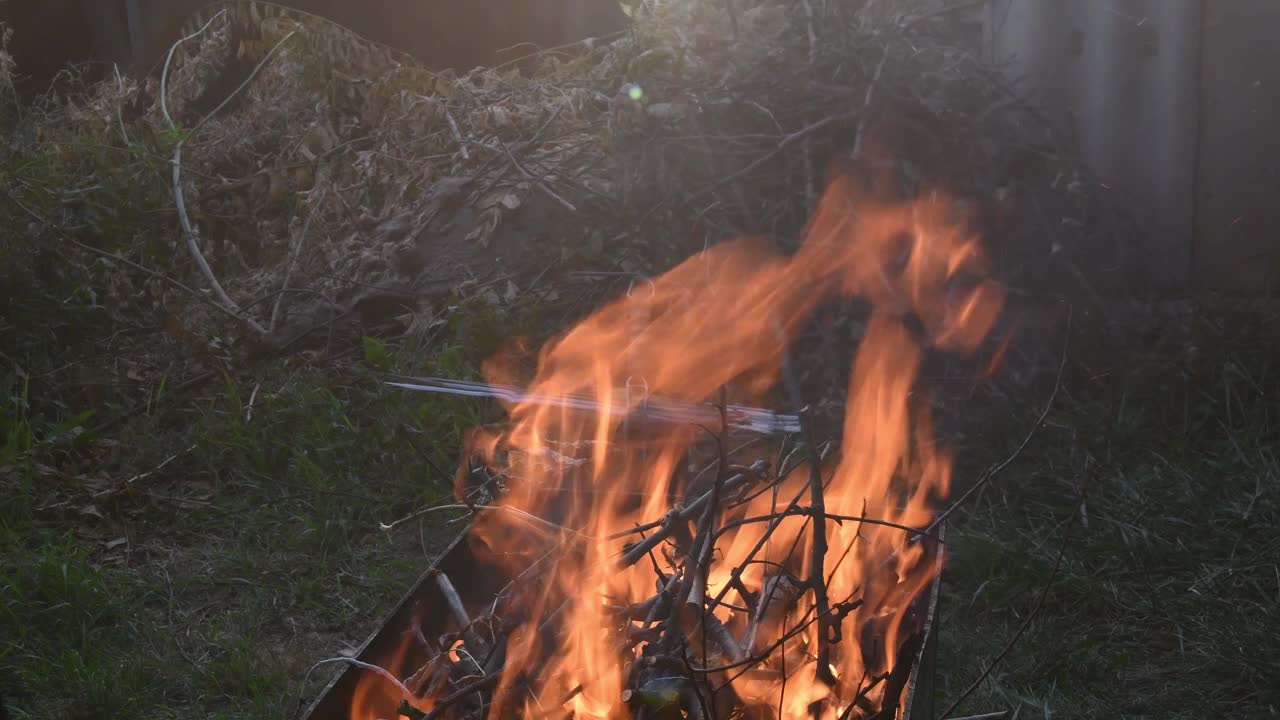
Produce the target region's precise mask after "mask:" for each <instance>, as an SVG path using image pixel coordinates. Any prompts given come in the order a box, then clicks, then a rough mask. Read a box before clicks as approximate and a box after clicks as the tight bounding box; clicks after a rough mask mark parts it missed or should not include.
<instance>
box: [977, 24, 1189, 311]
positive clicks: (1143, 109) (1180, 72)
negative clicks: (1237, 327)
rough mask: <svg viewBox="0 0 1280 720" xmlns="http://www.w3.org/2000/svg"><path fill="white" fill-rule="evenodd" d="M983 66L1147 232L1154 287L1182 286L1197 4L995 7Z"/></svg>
mask: <svg viewBox="0 0 1280 720" xmlns="http://www.w3.org/2000/svg"><path fill="white" fill-rule="evenodd" d="M986 24H987V38H986V48H987V52H988V53H989V59H990V60H992V61H994V62H998V63H1002V64H1005V65H1006V67H1007V69H1008V72H1009V74H1010V77H1011V78H1012V79H1014V80H1015V82H1017V84H1018V85H1019V86H1020V88H1021V89H1022V90H1023V92H1025V93H1026V94H1027V95H1028V96H1030V97H1032V98H1033V99H1034V100H1036V101H1037V103H1038V104H1039V105H1040V106H1041V107H1042V108H1043V109H1044V110H1045V111H1046V113H1047V114H1048V115H1049V116H1050V117H1052V118H1054V119H1055V120H1057V121H1058V124H1059V126H1060V128H1061V129H1062V130H1063V132H1065V133H1067V134H1069V135H1070V136H1071V139H1072V140H1074V142H1075V143H1076V144H1077V146H1078V148H1079V150H1080V152H1081V153H1082V154H1083V160H1084V162H1085V163H1086V164H1087V165H1088V166H1089V167H1090V169H1091V170H1092V171H1093V173H1094V175H1095V176H1096V177H1097V179H1098V181H1099V182H1100V183H1102V184H1103V185H1105V186H1106V187H1107V188H1109V189H1110V191H1111V192H1115V193H1119V194H1121V195H1123V196H1124V197H1123V200H1122V202H1123V203H1124V205H1125V207H1127V208H1128V209H1129V210H1130V211H1131V212H1132V213H1133V214H1134V216H1135V219H1136V220H1137V221H1138V223H1139V224H1140V225H1141V226H1142V227H1144V228H1145V229H1146V230H1147V232H1148V237H1147V238H1145V245H1144V256H1148V257H1149V258H1150V259H1149V262H1148V270H1149V279H1150V280H1151V282H1153V283H1156V284H1157V285H1161V286H1166V287H1176V286H1181V285H1184V284H1185V283H1186V280H1187V278H1188V277H1189V270H1190V261H1191V256H1192V238H1193V227H1194V218H1195V209H1194V205H1195V174H1196V146H1197V137H1198V127H1197V121H1198V116H1199V108H1198V104H1199V100H1198V96H1199V87H1198V86H1199V81H1198V78H1199V59H1200V1H1199V0H992V1H991V2H990V3H989V4H988V7H987V20H986Z"/></svg>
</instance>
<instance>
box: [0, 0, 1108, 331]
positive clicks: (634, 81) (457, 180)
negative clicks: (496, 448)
mask: <svg viewBox="0 0 1280 720" xmlns="http://www.w3.org/2000/svg"><path fill="white" fill-rule="evenodd" d="M960 5H965V4H964V3H961V4H960ZM964 13H965V11H964V9H963V8H960V9H955V10H948V8H947V7H946V6H945V5H944V4H942V3H939V2H936V1H935V0H918V1H915V0H913V1H912V2H893V3H888V2H876V1H865V0H835V1H833V2H822V3H818V2H811V1H810V0H804V1H802V2H799V3H782V2H774V1H773V0H764V1H762V2H755V1H753V2H748V3H735V5H734V9H733V11H732V12H729V11H728V10H727V9H726V6H725V5H724V4H722V3H719V2H711V1H707V2H643V3H639V4H637V5H636V6H635V8H634V10H633V11H632V14H633V19H634V27H633V29H632V30H631V31H630V32H628V33H627V34H626V35H624V36H622V37H617V38H612V39H610V40H609V41H608V42H606V41H604V40H601V41H598V42H594V43H586V44H585V45H584V46H579V47H574V48H567V49H561V50H554V51H546V52H543V53H541V54H539V55H537V56H535V57H533V58H530V59H526V61H525V62H524V63H523V64H522V65H521V66H520V67H516V66H515V65H512V66H509V67H497V68H477V69H473V70H470V71H466V72H452V71H449V72H443V73H436V72H429V71H427V70H424V69H422V68H420V67H417V66H416V65H415V64H414V63H413V62H412V60H411V58H408V57H406V56H403V55H398V54H397V53H395V52H392V51H389V50H387V49H385V48H381V47H378V46H376V45H373V44H371V43H368V42H366V41H364V40H362V39H360V38H358V37H356V36H354V35H351V34H350V33H348V32H346V31H344V30H343V29H342V28H340V27H336V26H333V25H331V24H328V23H326V22H325V21H324V20H322V19H319V18H316V17H310V16H302V15H294V14H291V13H289V12H288V11H286V10H283V9H280V8H278V7H275V6H270V5H261V6H260V5H259V4H257V3H253V2H251V1H250V0H239V1H230V2H225V3H221V4H217V5H214V6H213V7H212V8H210V9H209V11H208V12H207V13H205V15H203V16H202V17H201V18H198V19H197V22H195V23H194V24H193V25H192V26H191V27H190V28H188V29H189V31H190V33H191V35H193V37H191V39H189V40H187V41H186V42H184V43H182V44H181V45H179V46H178V47H177V48H176V50H175V52H174V53H173V57H172V59H171V60H170V61H169V62H168V63H167V75H166V77H165V78H164V81H163V82H161V78H160V75H161V74H160V73H156V74H154V75H153V76H151V77H150V78H149V79H148V80H146V81H145V82H143V83H136V82H134V81H133V80H131V79H129V78H118V79H115V80H112V81H109V82H105V83H103V84H101V85H99V86H95V87H93V88H89V89H88V94H87V95H85V96H83V97H78V98H74V99H72V100H65V101H64V100H58V101H55V102H53V103H50V104H49V105H48V106H46V107H44V108H42V109H39V110H38V111H39V112H43V113H45V114H46V115H47V117H45V118H44V119H42V121H41V122H40V126H41V128H42V130H41V132H42V135H43V137H42V141H45V142H51V143H52V144H53V145H55V146H58V147H60V148H61V149H60V150H58V153H59V157H60V158H61V161H62V162H64V163H66V164H67V168H66V170H67V171H68V177H71V176H76V177H82V178H83V177H99V178H100V177H101V176H102V175H103V174H110V173H112V172H119V168H121V167H123V166H124V165H125V156H126V155H127V156H128V161H129V162H130V163H132V161H133V159H134V157H135V156H138V154H139V153H141V154H142V156H145V157H144V159H147V162H149V163H150V165H151V166H152V169H153V171H154V172H155V180H156V181H158V182H159V183H160V184H161V186H162V187H165V194H166V195H168V197H169V199H170V201H171V200H172V188H169V187H167V186H169V185H170V184H171V178H170V174H171V173H170V168H169V167H167V165H168V161H169V159H170V157H171V154H172V153H171V150H172V148H173V146H174V144H175V143H177V142H179V141H181V142H182V143H183V145H184V150H183V160H182V163H181V167H180V172H179V174H178V177H177V184H178V186H180V187H181V188H182V190H183V194H184V196H185V198H184V199H185V206H186V211H187V214H188V215H189V219H190V225H191V233H190V235H192V236H193V238H194V240H193V241H192V244H194V245H195V246H197V247H198V248H199V249H200V252H201V253H202V254H203V255H204V257H205V258H206V259H207V261H208V264H209V266H210V269H211V272H212V275H214V276H215V277H216V278H217V279H218V281H220V283H221V285H222V286H223V287H224V288H225V290H226V295H227V298H226V299H227V300H228V301H230V305H231V306H232V307H233V308H234V312H232V313H230V314H229V313H227V312H225V310H226V309H227V308H226V307H223V308H216V307H212V306H211V304H210V303H209V302H207V301H205V300H204V299H202V298H195V297H191V296H190V295H189V294H188V293H185V292H183V291H181V290H180V289H177V288H176V287H175V286H173V285H172V284H171V283H165V282H163V281H162V280H161V279H159V278H157V277H154V276H152V275H148V274H146V273H142V272H137V271H136V269H135V268H129V267H120V266H119V265H118V264H117V267H116V270H117V271H118V272H119V273H120V276H119V278H117V279H116V280H115V281H114V285H115V286H116V290H117V293H118V295H119V299H120V300H121V302H125V303H150V304H152V305H154V306H155V307H156V308H157V310H159V311H160V312H162V314H164V315H165V316H166V317H168V318H169V320H168V322H169V325H170V326H172V327H174V328H176V330H175V332H176V333H177V334H178V335H179V336H180V338H179V339H182V338H186V337H187V336H195V337H197V338H201V339H203V341H204V342H206V343H207V342H208V341H209V340H210V339H211V338H215V337H216V338H219V342H218V344H220V345H222V346H228V347H229V348H230V349H228V350H227V352H229V353H232V354H234V353H235V351H236V349H237V348H249V349H252V348H257V347H261V346H262V345H263V344H265V345H266V346H268V347H274V348H276V349H279V348H281V347H293V348H297V347H301V346H304V345H305V344H307V343H308V342H309V341H314V340H316V339H317V338H320V339H323V340H326V341H330V342H331V341H332V340H333V338H334V337H335V334H337V335H341V334H342V333H343V332H344V331H347V330H352V331H354V332H355V333H356V334H357V335H358V334H370V333H372V332H374V331H375V330H376V331H377V332H382V333H388V332H389V333H397V332H408V333H410V334H414V333H421V332H425V330H426V328H425V326H427V325H429V324H430V323H431V322H434V321H437V320H438V318H439V314H440V313H439V312H438V311H440V310H442V309H443V308H444V307H446V306H448V305H451V304H456V303H457V302H458V301H459V298H460V297H461V298H463V299H466V298H475V299H479V300H483V301H484V302H489V303H493V304H498V305H501V304H505V303H511V302H514V301H516V300H517V299H518V298H519V297H521V296H523V295H524V294H525V293H527V292H528V291H529V289H530V287H532V285H533V284H534V283H533V282H532V281H533V280H537V279H558V280H560V281H562V282H561V292H560V293H558V294H559V295H560V296H562V297H563V296H567V295H571V294H575V293H566V292H563V288H564V287H565V285H566V282H565V278H566V277H569V276H570V275H571V273H574V272H575V271H590V273H593V274H587V273H583V274H580V275H573V276H572V277H573V278H574V279H576V280H581V279H582V278H593V279H594V280H591V281H588V282H587V287H586V288H583V289H580V290H581V292H580V294H576V296H577V297H583V298H588V299H589V298H591V297H594V296H596V295H597V294H599V293H597V291H596V290H594V289H593V288H594V287H595V285H593V284H592V283H593V282H596V283H597V284H598V282H597V281H598V279H599V278H600V277H606V276H609V275H610V274H613V275H616V274H625V275H630V276H634V275H636V274H640V275H648V274H652V273H653V272H656V271H660V270H661V269H663V268H666V267H669V266H670V265H671V264H672V263H673V261H675V260H676V259H678V258H681V257H684V256H686V255H688V254H689V252H691V251H693V250H696V249H701V248H703V247H706V246H708V245H712V244H715V243H717V242H719V241H721V240H723V239H725V238H730V237H735V236H740V235H753V236H766V237H769V238H771V239H773V240H774V241H775V242H777V243H779V244H781V245H782V246H784V247H789V246H792V245H794V242H795V240H794V238H795V237H796V235H797V233H798V231H799V230H800V228H801V227H802V226H803V224H804V222H805V219H806V217H807V216H808V214H809V212H810V211H811V210H812V209H813V207H814V205H815V203H816V200H817V196H818V194H819V192H820V190H821V188H822V186H823V185H824V184H825V182H826V181H827V179H828V178H829V176H830V172H831V170H832V167H833V163H834V164H835V165H836V166H840V165H844V164H848V163H849V162H850V161H849V158H850V157H851V156H852V157H855V158H856V160H855V162H856V164H858V165H860V166H862V167H864V168H879V169H880V170H883V171H885V172H884V175H885V176H886V177H890V176H891V177H894V178H895V182H896V183H898V184H899V186H898V187H894V188H892V189H891V190H892V191H893V192H901V193H903V194H906V195H910V194H912V192H913V191H914V190H915V189H916V188H917V187H918V186H919V184H920V183H922V182H926V181H927V182H940V183H943V184H945V185H946V186H947V187H949V188H950V189H952V190H954V191H956V192H957V193H958V194H961V195H963V196H965V197H968V198H971V199H973V200H974V201H975V202H976V203H977V204H978V205H980V206H981V208H982V210H983V212H984V213H985V217H984V220H985V222H986V225H987V227H988V230H989V233H988V235H989V237H990V244H991V247H992V255H993V258H994V260H995V262H996V265H997V272H998V274H999V275H1000V276H1001V277H1003V278H1005V279H1006V280H1007V281H1009V282H1011V283H1013V284H1014V285H1015V286H1017V285H1022V286H1026V287H1043V286H1044V284H1045V283H1046V282H1057V283H1059V284H1061V283H1062V282H1064V281H1065V282H1070V283H1076V282H1077V281H1078V280H1079V278H1082V277H1084V276H1088V277H1090V278H1091V282H1094V283H1096V282H1099V279H1098V278H1099V277H1100V276H1099V275H1097V274H1096V273H1092V272H1090V271H1089V268H1085V271H1086V272H1084V273H1083V274H1081V273H1080V272H1077V270H1078V269H1079V268H1077V267H1076V266H1077V264H1078V263H1077V260H1076V259H1077V258H1082V257H1085V256H1086V255H1088V254H1090V253H1086V252H1085V250H1086V246H1089V247H1090V248H1094V249H1096V248H1097V247H1098V246H1099V245H1102V246H1105V248H1106V249H1107V250H1108V252H1103V253H1098V252H1094V253H1092V255H1093V256H1094V257H1098V258H1102V259H1101V260H1100V261H1099V262H1100V264H1108V265H1112V264H1114V265H1117V266H1119V267H1123V257H1120V258H1119V260H1118V261H1116V255H1117V253H1120V254H1121V255H1122V254H1123V253H1122V250H1123V248H1121V247H1120V244H1119V241H1118V240H1116V239H1115V237H1113V236H1109V235H1106V234H1105V233H1104V232H1103V229H1105V228H1108V227H1111V226H1113V225H1114V223H1112V222H1110V220H1107V221H1106V222H1104V220H1106V219H1107V218H1109V217H1110V216H1109V215H1108V214H1106V213H1105V212H1104V208H1103V206H1102V204H1101V202H1102V201H1101V200H1100V198H1099V197H1098V193H1096V192H1095V189H1094V188H1095V186H1093V185H1091V184H1090V183H1089V182H1088V179H1087V177H1085V176H1084V175H1082V174H1081V173H1080V172H1079V170H1078V168H1076V167H1075V166H1074V164H1073V163H1072V161H1071V160H1070V159H1069V155H1068V154H1067V150H1066V149H1065V148H1062V147H1061V146H1060V145H1056V144H1055V142H1054V140H1053V136H1052V133H1050V132H1048V131H1047V130H1046V129H1045V128H1046V127H1047V126H1046V125H1045V124H1043V123H1041V122H1040V121H1039V120H1038V119H1037V118H1036V116H1035V114H1034V113H1033V112H1031V111H1029V110H1028V109H1027V108H1025V107H1024V106H1023V105H1022V104H1020V103H1019V102H1017V100H1016V99H1015V98H1014V97H1013V95H1012V94H1011V92H1010V91H1009V89H1008V87H1007V86H1006V85H1005V83H1004V81H1003V80H1002V79H1001V76H1000V74H999V73H998V72H996V71H995V70H993V69H991V68H988V67H985V66H984V65H983V64H982V63H981V62H980V61H979V60H978V59H977V55H978V54H979V48H978V47H977V45H976V43H975V42H971V41H968V40H965V39H964V38H961V37H959V36H958V33H957V32H955V31H954V29H953V28H955V27H957V26H960V25H962V23H960V22H959V21H960V19H961V18H963V17H964ZM248 26H252V27H251V28H249V27H248ZM247 28H248V29H247ZM249 30H251V31H252V32H249ZM237 57H239V58H241V61H242V62H244V61H247V62H249V64H250V65H251V66H253V67H255V71H254V72H253V74H252V77H251V78H250V79H249V80H248V81H247V82H245V83H243V84H233V85H232V86H231V87H226V83H225V82H224V83H223V86H220V87H219V89H218V91H217V92H207V91H208V90H209V88H210V87H211V86H212V85H216V84H217V81H218V80H219V78H220V77H221V75H222V73H223V72H224V68H225V67H226V66H227V64H228V63H229V62H231V61H232V60H233V59H235V58H237ZM224 95H230V96H231V97H230V100H229V102H225V103H224V102H223V99H224ZM161 99H164V100H165V102H164V103H161V102H160V101H161ZM166 111H167V113H168V115H169V117H168V118H166V117H165V114H166ZM169 120H172V121H173V126H172V127H171V126H170V125H169ZM86 134H88V135H92V136H95V137H98V138H100V140H101V148H102V149H100V150H99V151H97V152H91V151H90V150H89V149H86V148H84V147H82V146H79V147H77V146H73V145H66V146H62V145H60V144H59V141H58V138H59V137H60V136H61V137H67V138H70V137H84V136H85V135H86ZM135 164H136V163H135ZM100 187H101V183H100V182H99V183H98V184H97V185H93V184H90V185H86V187H85V188H83V189H82V190H73V191H71V192H70V195H69V196H68V200H67V202H68V203H71V206H69V210H68V213H71V214H74V215H75V217H73V218H72V217H69V218H67V219H65V220H61V224H60V225H59V227H60V228H62V229H65V228H67V227H74V228H79V229H81V230H82V231H83V228H84V226H85V224H86V220H85V217H82V216H84V215H85V213H84V212H81V210H82V208H79V207H78V206H76V205H75V203H76V202H77V199H78V198H79V197H80V195H78V194H77V193H82V194H92V193H93V192H95V188H100ZM45 191H46V189H43V188H40V187H32V186H27V185H20V186H18V187H16V188H15V191H14V197H15V200H16V201H19V202H24V201H25V200H27V199H31V200H32V202H29V203H26V205H27V206H41V205H42V203H39V202H34V200H36V198H34V197H33V196H32V197H30V198H29V197H28V195H29V194H32V193H35V194H39V193H42V192H45ZM49 191H50V192H51V191H52V190H49ZM93 199H94V200H95V202H99V203H101V202H107V203H108V204H109V198H108V199H103V198H96V197H95V198H93ZM152 210H160V209H159V208H157V209H151V210H148V209H147V208H139V209H137V211H138V213H140V214H141V215H142V217H144V218H145V219H146V222H135V223H133V224H132V225H131V226H130V227H131V228H133V231H134V232H137V233H139V235H138V236H137V237H120V236H116V235H113V234H112V233H110V232H109V231H107V230H105V229H101V228H103V227H104V226H105V225H106V221H105V220H104V219H103V218H102V216H101V212H102V211H95V212H96V213H97V214H94V213H88V219H87V222H88V225H89V227H88V231H87V232H88V235H87V236H85V235H83V234H81V235H80V237H82V238H83V239H84V240H86V242H87V244H89V245H93V246H94V247H96V248H99V249H103V250H107V251H110V252H120V253H123V254H124V255H125V256H126V257H127V258H128V259H130V260H133V261H136V262H138V263H139V264H141V265H150V264H152V263H151V262H149V260H148V259H149V258H151V257H155V256H156V255H157V254H158V255H160V256H164V255H166V254H179V255H185V254H186V250H185V248H184V243H185V241H186V236H187V235H188V233H185V232H184V231H183V230H182V228H181V223H180V222H179V218H177V217H175V216H174V215H173V214H172V206H170V207H169V208H168V211H169V212H167V213H164V212H152ZM123 211H124V210H123V209H121V208H111V209H110V210H109V211H108V212H110V213H117V214H118V213H120V212H123ZM42 219H43V220H45V221H49V222H53V223H55V224H57V223H58V222H59V221H60V219H58V218H42ZM107 219H110V218H107ZM134 219H136V218H134ZM95 227H97V228H100V230H98V231H96V232H95V230H94V228H95ZM139 227H141V228H143V229H142V230H138V229H137V228H139ZM1086 227H1088V228H1090V232H1089V233H1088V234H1086V232H1085V230H1084V228H1086ZM143 235H145V237H144V236H143ZM67 254H68V256H70V257H73V258H75V257H81V258H82V259H85V261H92V262H103V261H102V259H101V258H95V257H94V256H92V255H84V254H83V252H82V251H81V249H78V248H71V249H68V251H67ZM187 267H188V268H189V272H190V275H189V276H180V277H176V278H171V279H174V280H178V281H181V282H183V283H184V284H185V285H187V286H188V287H195V288H197V289H203V288H206V287H208V286H209V283H208V282H207V281H206V279H205V278H203V277H201V274H199V273H198V272H197V270H196V269H195V268H194V267H192V266H191V265H189V264H188V265H187ZM1064 279H1065V280H1064ZM1102 282H1105V279H1103V280H1102ZM599 292H605V291H604V290H601V291H599ZM222 304H223V305H226V304H227V303H222ZM237 338H239V339H237ZM245 339H248V340H252V342H243V340H245Z"/></svg>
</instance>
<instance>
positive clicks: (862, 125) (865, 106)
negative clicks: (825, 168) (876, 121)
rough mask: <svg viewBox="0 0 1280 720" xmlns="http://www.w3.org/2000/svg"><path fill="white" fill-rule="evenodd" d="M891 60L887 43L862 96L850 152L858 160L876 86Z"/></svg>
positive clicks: (851, 156) (860, 155)
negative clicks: (856, 128) (856, 130)
mask: <svg viewBox="0 0 1280 720" xmlns="http://www.w3.org/2000/svg"><path fill="white" fill-rule="evenodd" d="M888 60H889V46H888V45H886V46H885V48H884V52H883V53H882V54H881V55H880V64H879V65H876V73H875V75H873V76H871V82H869V83H867V94H866V95H864V96H863V98H862V113H861V117H859V118H858V132H857V134H856V135H854V137H853V150H852V151H851V152H850V153H849V156H850V158H852V159H854V160H857V159H859V158H861V157H862V146H863V141H862V138H863V135H864V134H865V133H866V130H867V121H868V119H869V118H870V117H871V115H870V113H869V112H868V110H869V109H870V108H871V101H872V100H873V99H875V96H876V87H877V86H878V85H879V84H880V76H881V75H882V74H883V73H884V65H885V62H887V61H888Z"/></svg>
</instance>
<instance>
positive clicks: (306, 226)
mask: <svg viewBox="0 0 1280 720" xmlns="http://www.w3.org/2000/svg"><path fill="white" fill-rule="evenodd" d="M320 200H321V201H323V200H324V196H323V195H321V197H320ZM319 210H320V202H319V201H318V202H317V203H316V206H315V207H313V208H311V212H310V213H308V214H307V221H306V222H304V223H303V224H302V230H301V231H300V232H299V233H298V242H296V243H294V246H293V247H292V248H290V249H289V264H288V266H287V267H285V271H284V282H282V283H281V284H280V293H279V294H277V295H276V301H275V303H274V304H273V305H272V307H271V322H270V323H269V324H268V325H267V330H268V331H269V332H272V333H274V332H275V331H276V327H277V326H278V324H279V322H280V305H281V303H282V302H283V301H284V296H285V293H286V292H287V291H288V290H289V280H290V279H292V278H293V268H294V266H295V265H297V263H298V255H299V254H300V253H301V252H302V244H303V243H305V242H306V241H307V234H308V233H310V232H311V221H313V220H315V218H316V213H317V212H319Z"/></svg>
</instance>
